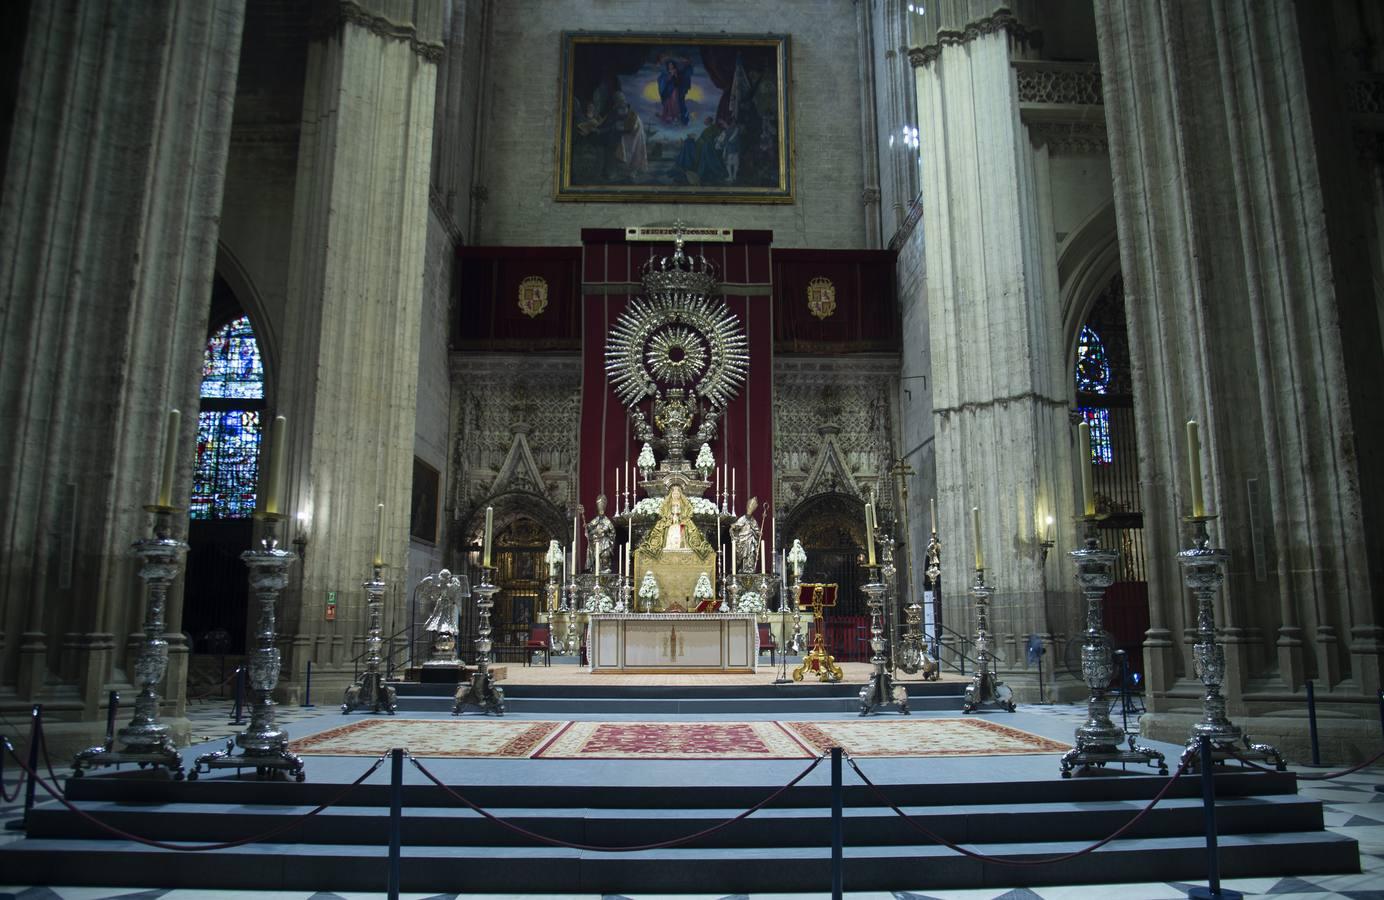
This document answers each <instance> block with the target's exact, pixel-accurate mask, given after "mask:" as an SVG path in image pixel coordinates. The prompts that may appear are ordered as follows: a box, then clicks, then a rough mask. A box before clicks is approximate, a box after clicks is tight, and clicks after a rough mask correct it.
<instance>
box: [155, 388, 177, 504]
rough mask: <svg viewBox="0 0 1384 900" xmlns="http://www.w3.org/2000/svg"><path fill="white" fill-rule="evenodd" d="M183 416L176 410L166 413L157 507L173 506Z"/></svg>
mask: <svg viewBox="0 0 1384 900" xmlns="http://www.w3.org/2000/svg"><path fill="white" fill-rule="evenodd" d="M182 421H183V414H182V413H180V412H179V411H178V410H176V409H170V410H169V411H168V427H167V428H166V429H165V431H164V437H163V477H162V478H161V479H160V480H159V500H158V505H159V506H172V505H173V472H174V470H175V469H177V466H178V437H179V431H180V429H181V426H182Z"/></svg>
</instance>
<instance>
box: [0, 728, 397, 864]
mask: <svg viewBox="0 0 1384 900" xmlns="http://www.w3.org/2000/svg"><path fill="white" fill-rule="evenodd" d="M5 749H6V750H9V753H10V755H11V756H13V757H14V761H15V762H17V763H19V767H20V768H21V769H23V770H24V772H25V773H27V774H28V776H29V777H30V778H32V779H34V782H35V783H36V784H38V786H39V787H41V788H43V789H44V790H45V791H47V792H48V793H49V794H50V795H52V797H53V799H54V800H57V801H58V802H59V803H61V804H62V805H63V806H65V807H67V808H68V810H70V811H71V812H74V813H76V814H77V815H78V816H80V817H81V818H83V819H85V820H87V821H88V822H90V823H92V824H93V825H95V826H97V827H98V828H100V829H101V830H103V831H108V832H110V833H111V834H113V835H115V836H116V837H119V838H124V839H125V840H127V841H134V842H135V843H137V844H144V845H145V846H146V847H157V848H159V849H160V850H180V851H184V852H194V853H200V852H202V851H205V850H229V849H230V848H232V847H243V846H245V845H246V844H254V843H257V842H259V841H263V840H267V839H268V838H271V837H274V836H275V835H277V834H282V833H283V832H285V831H287V830H288V829H290V828H292V827H294V826H295V825H298V824H299V823H301V822H304V821H306V820H307V819H310V818H312V817H313V816H315V815H317V814H318V813H320V812H322V811H323V810H325V809H327V808H328V807H330V806H335V805H336V804H337V803H340V802H341V801H342V800H343V799H344V798H345V797H346V795H347V794H349V793H351V791H353V790H355V789H356V788H357V787H359V786H360V783H361V782H363V781H364V780H365V779H367V778H369V777H370V776H371V775H373V774H375V771H376V770H377V769H379V767H380V766H381V765H383V764H384V761H385V759H386V757H388V754H385V755H384V756H381V757H380V758H379V759H377V760H375V764H374V765H372V766H371V767H370V768H368V769H366V770H365V772H364V773H363V774H362V775H361V776H360V777H359V778H357V779H356V780H355V781H353V782H351V783H350V784H348V785H346V787H344V788H343V789H342V790H341V791H340V792H339V793H338V794H337V795H336V796H334V797H332V798H331V799H330V800H328V801H327V802H326V803H323V804H322V805H321V806H318V807H317V808H316V809H313V810H312V811H311V812H306V813H303V814H302V815H301V816H296V817H294V818H292V819H290V820H288V821H287V822H285V823H283V824H282V825H276V826H274V827H273V828H271V829H269V830H268V831H265V832H262V833H260V834H256V835H253V836H251V837H247V838H241V839H239V840H235V841H222V842H220V843H217V844H170V843H168V842H167V841H156V840H152V839H150V838H145V837H140V836H139V835H137V834H130V833H129V832H126V831H121V830H120V829H119V828H115V827H113V826H111V825H107V824H106V823H105V822H102V821H101V820H100V819H98V818H96V817H95V816H93V815H91V814H90V813H88V812H86V811H85V810H83V809H79V808H78V807H77V806H75V805H73V804H72V803H71V802H70V801H69V800H68V799H67V798H66V797H64V796H62V794H61V793H59V792H58V791H57V790H55V789H54V788H52V787H51V786H50V785H49V784H48V782H46V781H44V780H43V779H42V778H39V777H38V776H37V775H35V774H34V773H33V772H31V771H30V770H29V767H28V766H26V765H25V764H24V761H23V760H21V759H20V758H19V756H18V755H17V754H15V752H14V751H13V750H10V748H8V747H6V748H5Z"/></svg>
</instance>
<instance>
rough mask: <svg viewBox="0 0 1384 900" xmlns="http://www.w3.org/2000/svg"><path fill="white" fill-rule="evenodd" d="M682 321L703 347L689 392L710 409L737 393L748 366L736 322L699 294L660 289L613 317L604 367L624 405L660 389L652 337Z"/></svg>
mask: <svg viewBox="0 0 1384 900" xmlns="http://www.w3.org/2000/svg"><path fill="white" fill-rule="evenodd" d="M679 325H680V326H685V330H686V331H688V332H690V333H692V334H693V335H695V341H694V342H695V343H698V344H699V345H701V346H704V347H705V348H706V350H705V352H706V356H707V361H706V364H705V365H706V368H705V370H704V371H701V372H700V373H694V374H692V375H691V376H690V377H689V378H688V383H691V384H692V386H693V387H692V389H693V391H694V392H695V393H696V394H697V395H698V396H699V397H702V398H703V399H705V400H706V401H707V402H708V403H709V404H710V405H711V407H712V408H713V409H723V408H725V406H726V405H727V404H729V403H730V401H731V400H732V399H733V398H734V397H735V395H736V394H737V393H738V392H739V390H740V386H741V385H742V384H744V382H745V373H746V372H747V371H748V369H749V362H750V354H749V342H748V341H747V339H746V337H745V331H744V329H743V328H741V326H740V321H739V320H738V319H737V318H736V317H735V316H734V314H732V313H731V312H730V311H729V310H728V309H726V307H725V304H724V303H721V302H719V301H713V300H712V299H710V298H709V297H706V296H703V295H701V294H688V293H667V292H661V293H659V294H658V295H657V296H656V297H655V298H654V299H650V298H648V297H636V298H635V299H634V300H632V301H630V305H629V306H628V307H627V308H626V309H625V312H624V313H623V314H622V315H621V316H620V318H619V319H618V320H617V321H616V322H615V326H614V327H613V328H612V329H611V331H610V337H609V339H608V340H607V341H606V372H607V373H609V375H610V381H611V386H612V387H614V388H615V393H616V396H618V397H619V398H620V402H621V403H623V404H624V405H625V406H626V407H632V406H634V405H635V404H636V403H638V402H639V401H640V400H642V399H644V398H645V397H653V396H656V395H657V394H658V382H659V381H660V380H663V381H665V382H666V381H668V380H669V379H668V378H666V377H665V376H663V375H662V374H661V373H659V372H658V371H657V370H655V369H654V367H653V361H654V359H655V358H657V357H656V354H654V353H653V352H651V351H652V350H653V342H654V341H655V340H656V339H657V337H658V336H659V335H662V334H665V333H671V332H672V330H673V328H672V326H679Z"/></svg>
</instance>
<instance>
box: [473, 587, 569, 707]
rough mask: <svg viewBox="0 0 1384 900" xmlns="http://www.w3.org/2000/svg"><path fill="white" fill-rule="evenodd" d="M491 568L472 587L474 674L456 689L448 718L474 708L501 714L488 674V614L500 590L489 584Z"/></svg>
mask: <svg viewBox="0 0 1384 900" xmlns="http://www.w3.org/2000/svg"><path fill="white" fill-rule="evenodd" d="M494 572H495V567H494V566H481V583H480V584H479V585H477V586H476V588H475V591H474V592H475V594H476V608H477V609H479V610H480V622H479V624H478V626H477V628H476V635H477V636H476V671H475V673H473V674H472V676H471V681H470V683H469V684H463V685H460V686H458V687H457V692H456V695H455V696H454V697H453V698H452V699H453V703H452V715H454V716H459V715H461V711H462V709H463V708H465V707H467V706H474V707H476V708H478V709H479V710H480V711H481V712H485V713H491V712H493V713H494V714H495V715H497V716H503V715H504V714H505V692H504V690H503V689H502V688H501V687H500V686H499V685H498V684H496V683H495V677H494V674H493V673H492V672H491V671H490V649H491V647H492V646H493V645H492V643H491V640H490V610H491V608H492V607H494V606H495V594H496V592H497V591H499V590H500V589H499V588H498V587H497V586H495V585H494V584H491V578H492V577H494ZM569 627H570V626H569Z"/></svg>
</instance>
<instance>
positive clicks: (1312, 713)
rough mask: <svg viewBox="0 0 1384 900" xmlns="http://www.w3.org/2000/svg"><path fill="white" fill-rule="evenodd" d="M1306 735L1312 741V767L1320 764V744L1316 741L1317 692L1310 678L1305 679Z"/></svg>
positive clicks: (1317, 766)
mask: <svg viewBox="0 0 1384 900" xmlns="http://www.w3.org/2000/svg"><path fill="white" fill-rule="evenodd" d="M1307 736H1308V737H1309V738H1310V739H1311V741H1312V768H1314V769H1319V768H1321V765H1322V752H1321V745H1320V744H1319V743H1318V742H1317V692H1316V688H1315V686H1314V685H1313V684H1312V679H1310V678H1309V679H1307Z"/></svg>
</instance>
